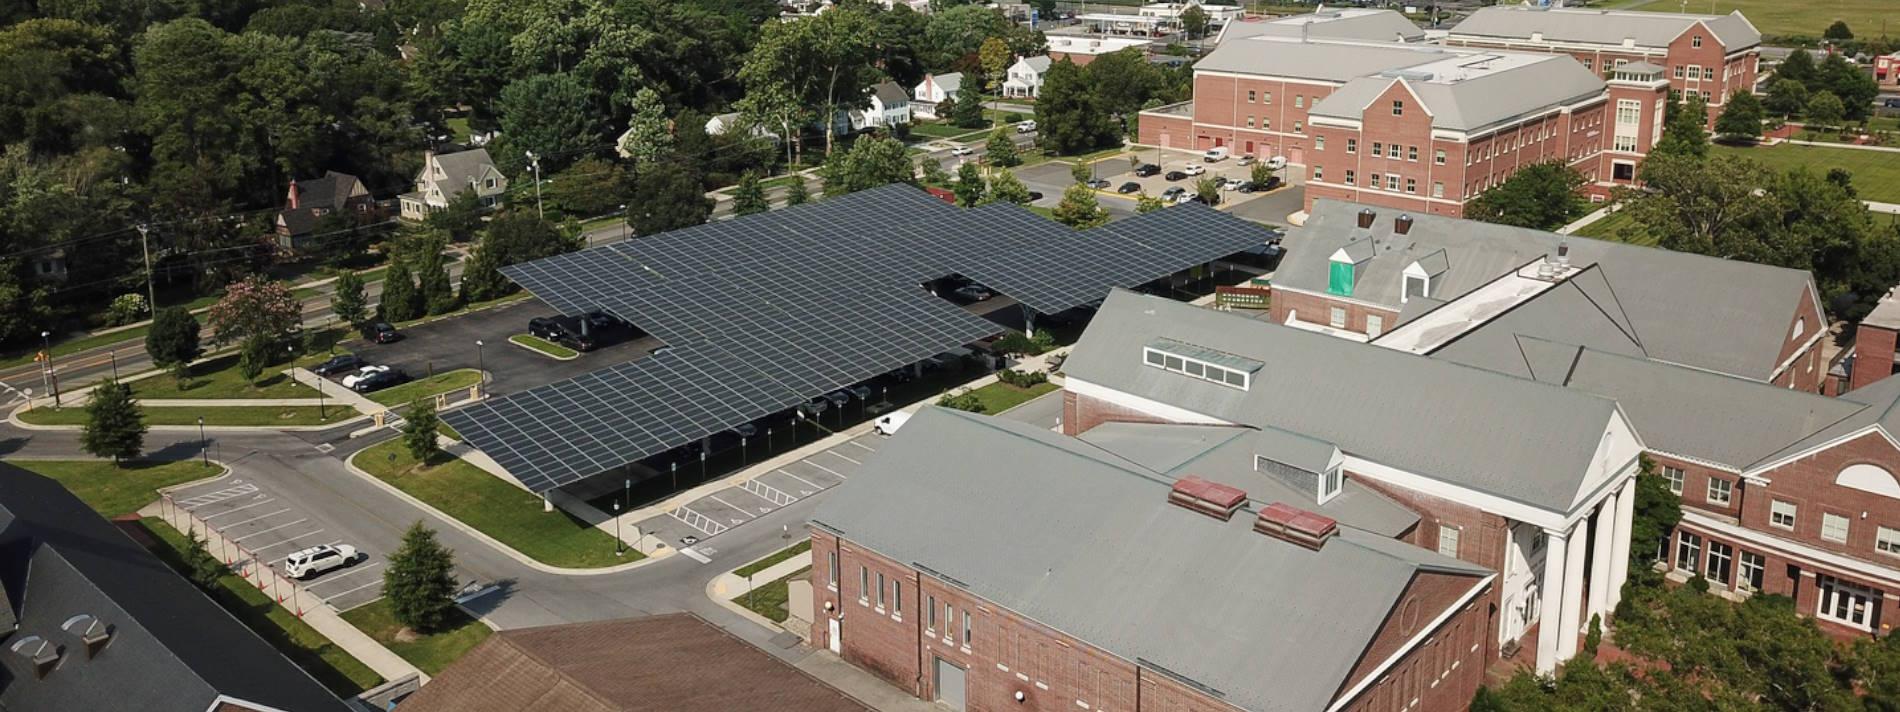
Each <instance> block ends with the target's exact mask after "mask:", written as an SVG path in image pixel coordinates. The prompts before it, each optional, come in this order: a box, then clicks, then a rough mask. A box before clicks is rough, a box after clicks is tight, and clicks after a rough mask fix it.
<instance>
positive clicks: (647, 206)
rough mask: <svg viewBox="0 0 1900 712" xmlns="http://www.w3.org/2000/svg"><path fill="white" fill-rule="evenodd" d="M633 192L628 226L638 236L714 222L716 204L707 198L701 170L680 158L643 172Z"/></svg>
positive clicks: (676, 157)
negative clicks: (714, 205) (710, 220)
mask: <svg viewBox="0 0 1900 712" xmlns="http://www.w3.org/2000/svg"><path fill="white" fill-rule="evenodd" d="M633 192H634V201H633V203H632V207H629V208H628V211H627V212H628V214H627V226H628V227H631V228H633V231H634V233H635V234H638V235H657V234H659V233H662V232H667V231H669V230H678V229H680V228H685V227H692V226H694V225H703V224H705V223H706V221H707V220H709V219H711V218H712V211H713V200H712V198H708V197H706V191H705V187H704V186H703V185H702V184H701V183H700V178H699V170H698V168H696V167H695V166H694V165H693V164H692V163H691V162H690V161H689V160H687V159H686V158H685V157H682V156H679V155H678V154H674V155H672V156H670V157H668V158H665V159H662V160H661V161H659V162H657V163H654V164H649V165H648V166H647V167H646V168H645V169H644V170H642V171H640V175H639V177H638V178H636V179H635V180H634V191H633Z"/></svg>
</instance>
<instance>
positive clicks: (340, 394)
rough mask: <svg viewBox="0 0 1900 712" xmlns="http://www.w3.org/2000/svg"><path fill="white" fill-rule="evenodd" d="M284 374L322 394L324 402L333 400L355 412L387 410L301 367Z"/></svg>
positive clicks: (359, 394)
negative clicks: (353, 409)
mask: <svg viewBox="0 0 1900 712" xmlns="http://www.w3.org/2000/svg"><path fill="white" fill-rule="evenodd" d="M284 373H287V374H290V378H291V380H293V381H296V382H298V383H301V384H304V385H306V386H310V387H311V388H315V389H317V390H318V391H320V392H322V393H323V396H324V398H325V400H326V401H332V400H333V401H336V402H338V403H342V404H344V405H347V406H350V407H352V408H355V409H356V410H357V412H360V413H364V414H375V413H381V412H383V411H385V410H389V406H386V405H383V404H381V403H378V402H376V401H373V400H370V399H369V398H368V397H367V396H364V395H363V394H361V393H357V392H356V391H352V390H350V389H348V388H344V387H343V386H342V385H340V384H336V383H332V382H330V380H329V379H326V378H324V377H322V376H319V375H317V374H316V373H314V372H312V371H311V370H310V369H307V368H304V367H302V366H297V367H293V368H291V369H289V370H287V371H284Z"/></svg>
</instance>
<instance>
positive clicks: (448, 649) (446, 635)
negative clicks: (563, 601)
mask: <svg viewBox="0 0 1900 712" xmlns="http://www.w3.org/2000/svg"><path fill="white" fill-rule="evenodd" d="M343 620H346V621H349V622H350V625H353V626H356V629H357V630H360V631H363V632H364V633H366V634H368V635H369V637H371V638H375V639H376V642H378V643H382V644H383V646H384V647H387V648H389V651H390V652H392V653H395V654H397V655H399V656H402V659H404V660H407V661H409V663H410V664H412V665H415V666H416V667H418V668H421V669H422V671H423V672H426V673H428V674H430V675H436V674H440V673H441V672H442V669H443V668H446V667H448V666H449V663H452V662H455V661H456V659H457V658H460V657H462V655H463V654H464V653H467V652H468V651H469V650H472V649H474V647H475V646H476V645H477V644H480V643H481V642H482V641H483V640H487V639H488V636H489V635H492V634H493V633H494V631H492V630H489V629H488V626H485V625H482V622H481V621H478V620H475V619H473V618H470V617H468V614H465V613H463V612H462V611H461V609H459V608H458V609H452V610H451V611H450V612H449V621H448V623H447V624H445V625H444V626H443V627H442V630H440V631H437V632H434V633H431V634H429V635H425V636H422V637H420V638H417V639H415V640H413V641H410V642H406V643H405V642H402V641H398V640H396V633H397V631H400V630H402V624H401V623H397V622H396V615H395V613H393V612H392V611H391V609H390V607H389V599H387V598H379V599H376V601H375V602H373V603H368V604H365V605H362V606H358V607H356V608H352V609H350V610H348V611H344V613H343Z"/></svg>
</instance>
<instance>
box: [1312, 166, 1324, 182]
mask: <svg viewBox="0 0 1900 712" xmlns="http://www.w3.org/2000/svg"><path fill="white" fill-rule="evenodd" d="M1325 179H1326V171H1325V170H1323V169H1321V168H1320V167H1319V166H1313V180H1315V181H1320V180H1325Z"/></svg>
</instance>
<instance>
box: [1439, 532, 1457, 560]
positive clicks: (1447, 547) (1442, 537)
mask: <svg viewBox="0 0 1900 712" xmlns="http://www.w3.org/2000/svg"><path fill="white" fill-rule="evenodd" d="M1459 534H1460V532H1459V531H1458V528H1457V527H1452V526H1441V527H1439V528H1438V553H1440V554H1444V555H1446V556H1450V557H1452V558H1457V556H1458V535H1459Z"/></svg>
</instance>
